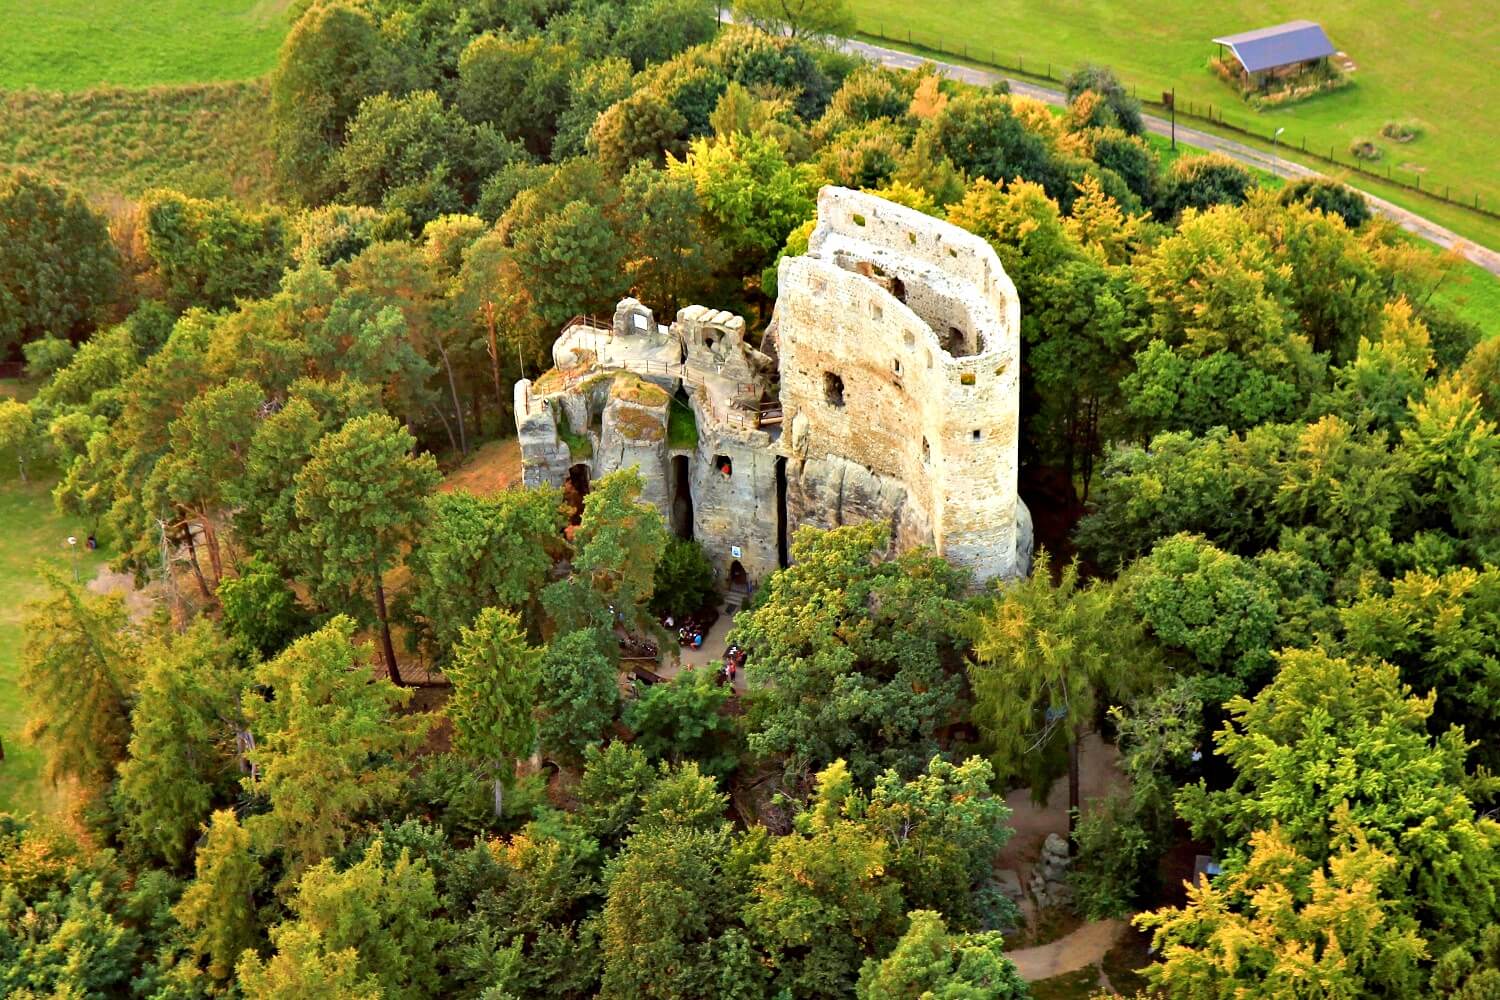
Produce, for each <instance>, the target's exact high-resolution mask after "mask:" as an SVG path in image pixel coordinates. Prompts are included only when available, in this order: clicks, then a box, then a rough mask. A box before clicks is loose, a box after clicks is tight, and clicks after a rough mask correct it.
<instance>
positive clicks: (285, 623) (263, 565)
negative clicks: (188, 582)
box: [218, 556, 307, 657]
mask: <svg viewBox="0 0 1500 1000" xmlns="http://www.w3.org/2000/svg"><path fill="white" fill-rule="evenodd" d="M218 593H219V609H220V611H221V612H222V613H223V616H224V617H223V621H224V630H225V631H226V632H227V633H228V634H229V635H231V636H233V637H235V638H236V639H238V640H239V641H240V642H242V643H244V645H245V647H246V648H247V649H249V650H252V651H253V652H255V653H257V654H259V655H260V656H263V657H265V656H275V655H276V654H277V653H279V652H281V650H282V649H284V648H285V647H286V645H287V643H289V642H291V641H292V640H293V639H295V638H296V637H297V636H298V635H299V634H300V633H301V632H302V631H303V630H304V628H305V626H306V621H307V616H306V615H305V614H304V613H303V611H302V609H301V607H300V606H299V605H298V604H297V595H296V594H295V593H294V592H293V591H292V588H291V587H289V586H287V583H286V580H284V579H283V578H282V576H281V574H280V573H279V572H277V570H276V567H275V566H273V565H271V564H270V563H269V562H267V561H266V560H264V559H262V558H261V557H259V556H251V557H250V558H248V559H246V560H244V561H243V562H241V563H240V572H239V575H238V576H235V577H230V578H229V579H226V580H224V581H223V582H222V583H220V584H219V591H218Z"/></svg>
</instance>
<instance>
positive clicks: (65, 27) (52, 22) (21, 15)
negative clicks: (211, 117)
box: [0, 0, 291, 91]
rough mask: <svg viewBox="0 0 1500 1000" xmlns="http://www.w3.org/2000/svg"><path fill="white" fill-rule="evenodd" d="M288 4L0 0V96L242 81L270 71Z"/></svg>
mask: <svg viewBox="0 0 1500 1000" xmlns="http://www.w3.org/2000/svg"><path fill="white" fill-rule="evenodd" d="M290 5H291V3H290V0H0V24H4V25H5V28H4V30H3V31H0V89H5V90H26V89H35V90H58V91H73V90H84V89H86V88H89V87H95V86H99V85H101V84H115V85H120V86H129V87H145V86H152V85H155V84H163V83H206V82H210V81H214V80H248V79H251V78H252V77H258V76H260V75H262V74H263V73H265V72H266V71H267V70H269V69H270V68H271V67H272V66H273V65H274V64H275V62H276V50H277V48H278V47H279V46H280V45H281V39H282V38H283V37H284V36H285V35H286V33H287V29H288V28H289V27H290V25H289V24H288V21H287V8H288V7H289V6H290Z"/></svg>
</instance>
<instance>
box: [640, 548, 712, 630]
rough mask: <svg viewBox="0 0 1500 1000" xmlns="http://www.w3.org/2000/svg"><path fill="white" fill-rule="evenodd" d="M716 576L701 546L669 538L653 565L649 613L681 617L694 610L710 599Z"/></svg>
mask: <svg viewBox="0 0 1500 1000" xmlns="http://www.w3.org/2000/svg"><path fill="white" fill-rule="evenodd" d="M717 579H718V574H717V573H716V572H715V571H714V566H713V563H711V562H709V561H708V556H706V555H704V553H703V546H701V545H699V544H698V543H697V542H695V541H692V540H684V539H681V538H673V539H671V540H669V541H668V542H667V547H666V549H665V550H664V551H663V552H662V555H661V562H660V563H659V564H658V565H657V567H656V581H655V583H654V585H653V589H652V591H651V613H652V614H654V615H668V614H670V615H678V616H681V615H686V614H689V613H691V612H694V611H697V610H698V609H699V608H701V607H703V606H704V605H706V604H707V603H708V602H709V601H711V600H713V598H714V591H715V587H714V584H715V582H716V581H717Z"/></svg>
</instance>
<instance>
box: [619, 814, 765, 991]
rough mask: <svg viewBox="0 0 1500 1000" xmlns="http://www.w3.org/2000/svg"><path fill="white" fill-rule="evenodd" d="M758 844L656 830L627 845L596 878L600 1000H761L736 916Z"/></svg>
mask: <svg viewBox="0 0 1500 1000" xmlns="http://www.w3.org/2000/svg"><path fill="white" fill-rule="evenodd" d="M762 845H763V838H762V837H759V836H751V837H747V838H737V837H736V836H735V835H734V834H732V833H731V832H730V831H729V830H728V824H721V826H720V827H719V828H718V829H715V830H711V831H705V830H701V829H692V828H688V829H682V828H676V827H665V828H663V829H660V830H651V831H644V832H642V833H640V834H637V835H636V836H633V837H631V838H630V840H629V841H628V842H627V844H626V846H625V849H624V851H622V852H621V853H620V855H619V856H618V857H617V858H616V859H615V860H614V861H613V862H612V863H611V865H610V866H609V868H608V869H607V870H606V873H605V878H606V881H607V884H608V894H607V897H606V900H605V903H604V910H603V913H602V914H601V916H600V921H601V932H600V949H601V952H602V954H603V957H604V978H603V982H602V985H601V989H600V991H599V996H601V997H603V998H605V1000H690V998H695V997H704V996H716V997H726V998H729V1000H751V998H754V997H760V996H764V995H765V992H764V991H765V976H764V972H763V970H762V968H761V963H760V957H759V955H758V954H756V952H755V951H754V950H753V945H752V940H751V938H750V936H749V934H748V933H747V932H746V930H745V928H744V924H743V922H742V918H741V914H743V913H744V911H745V908H746V906H747V905H748V904H749V902H750V892H751V868H752V865H753V864H754V863H755V861H756V860H758V858H757V855H758V854H759V853H761V851H762V850H763V847H762Z"/></svg>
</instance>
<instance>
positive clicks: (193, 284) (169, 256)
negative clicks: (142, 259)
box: [140, 190, 290, 312]
mask: <svg viewBox="0 0 1500 1000" xmlns="http://www.w3.org/2000/svg"><path fill="white" fill-rule="evenodd" d="M140 231H141V238H142V240H143V243H144V246H145V250H146V256H147V257H149V258H150V260H151V263H152V265H153V266H154V268H155V271H154V274H155V277H156V279H157V280H158V281H160V282H161V286H162V292H163V297H164V299H165V301H166V304H167V306H168V307H169V308H171V309H172V310H174V311H175V312H183V311H185V310H187V309H189V308H191V307H193V306H203V307H204V308H206V309H227V308H229V307H231V306H233V305H234V303H235V300H236V299H239V298H261V297H264V296H267V295H270V294H271V293H272V292H273V291H275V289H276V285H277V283H278V282H279V281H280V280H281V274H282V272H283V271H285V270H286V268H287V265H288V263H290V254H289V252H288V249H287V235H286V220H285V218H284V217H283V216H282V214H281V213H280V212H278V211H265V212H249V211H246V210H245V209H243V208H241V207H240V206H238V205H237V204H235V203H234V202H233V201H230V200H229V199H227V198H221V199H218V200H216V201H208V200H205V199H202V198H189V197H187V196H186V195H182V194H178V193H177V192H176V191H167V190H155V191H148V192H146V194H145V195H144V196H143V197H142V198H141V205H140Z"/></svg>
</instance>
